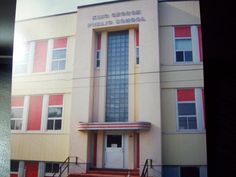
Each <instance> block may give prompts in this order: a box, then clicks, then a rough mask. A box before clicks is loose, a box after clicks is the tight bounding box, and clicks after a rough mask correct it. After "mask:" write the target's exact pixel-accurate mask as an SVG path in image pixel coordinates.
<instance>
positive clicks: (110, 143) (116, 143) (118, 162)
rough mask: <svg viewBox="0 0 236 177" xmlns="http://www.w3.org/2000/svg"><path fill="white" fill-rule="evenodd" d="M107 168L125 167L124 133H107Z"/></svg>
mask: <svg viewBox="0 0 236 177" xmlns="http://www.w3.org/2000/svg"><path fill="white" fill-rule="evenodd" d="M105 168H124V140H123V135H122V134H107V135H106V143H105Z"/></svg>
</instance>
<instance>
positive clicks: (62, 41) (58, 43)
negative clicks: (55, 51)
mask: <svg viewBox="0 0 236 177" xmlns="http://www.w3.org/2000/svg"><path fill="white" fill-rule="evenodd" d="M66 46H67V38H58V39H54V44H53V48H66Z"/></svg>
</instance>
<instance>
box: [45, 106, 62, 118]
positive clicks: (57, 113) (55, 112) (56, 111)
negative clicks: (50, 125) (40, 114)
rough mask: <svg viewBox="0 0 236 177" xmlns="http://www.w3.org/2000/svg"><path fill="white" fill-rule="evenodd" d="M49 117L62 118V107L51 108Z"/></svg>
mask: <svg viewBox="0 0 236 177" xmlns="http://www.w3.org/2000/svg"><path fill="white" fill-rule="evenodd" d="M48 117H49V118H50V117H62V107H49V108H48Z"/></svg>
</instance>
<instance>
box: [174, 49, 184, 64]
mask: <svg viewBox="0 0 236 177" xmlns="http://www.w3.org/2000/svg"><path fill="white" fill-rule="evenodd" d="M176 61H177V62H183V61H184V52H182V51H177V52H176Z"/></svg>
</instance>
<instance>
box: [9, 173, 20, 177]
mask: <svg viewBox="0 0 236 177" xmlns="http://www.w3.org/2000/svg"><path fill="white" fill-rule="evenodd" d="M10 177H18V174H10Z"/></svg>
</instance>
